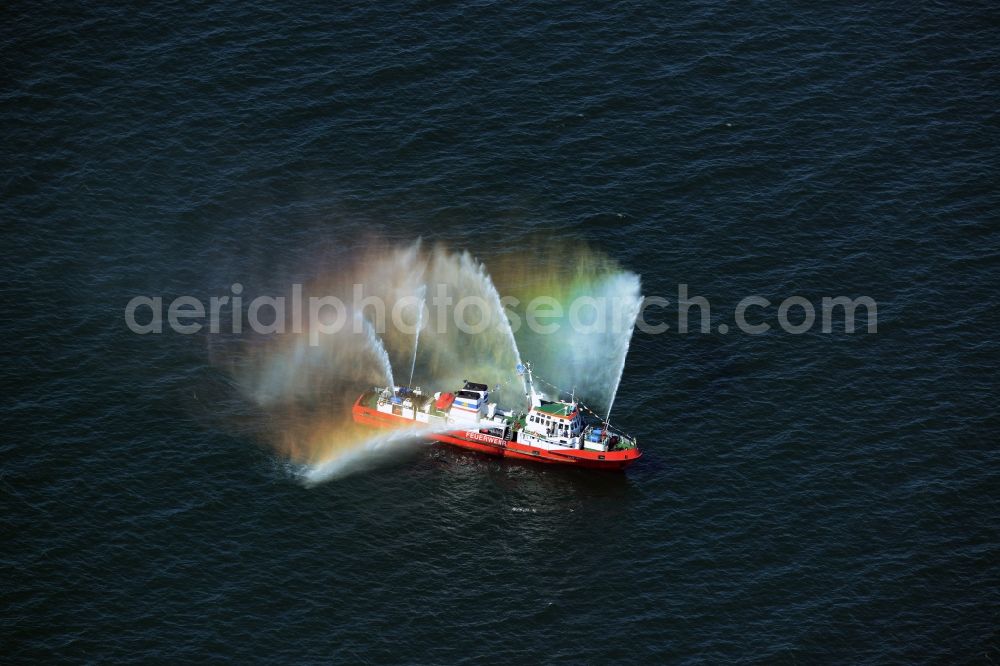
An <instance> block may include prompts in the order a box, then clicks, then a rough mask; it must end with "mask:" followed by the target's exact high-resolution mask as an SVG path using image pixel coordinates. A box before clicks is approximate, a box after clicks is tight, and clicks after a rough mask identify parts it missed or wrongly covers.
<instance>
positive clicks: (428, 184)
mask: <svg viewBox="0 0 1000 666" xmlns="http://www.w3.org/2000/svg"><path fill="white" fill-rule="evenodd" d="M3 16H4V18H3V21H2V22H0V45H2V52H3V77H2V78H3V84H2V86H0V122H2V128H3V139H2V142H0V143H2V148H0V155H2V169H3V172H2V173H3V177H2V179H0V188H2V189H0V192H2V195H0V224H2V230H3V231H2V233H3V253H4V257H5V260H4V262H3V268H2V271H3V281H2V287H0V288H2V292H3V310H4V317H3V331H4V339H5V347H4V352H5V353H4V357H5V362H4V364H3V368H2V371H0V376H2V377H3V397H2V400H3V406H2V415H3V437H2V444H0V464H2V467H0V501H2V511H0V525H2V532H0V534H2V541H0V660H3V661H6V662H10V663H31V662H36V663H56V662H97V663H111V662H143V663H151V662H160V663H191V662H194V663H198V662H200V663H204V662H216V661H231V662H236V663H252V662H263V663H330V662H339V663H572V664H579V663H728V662H733V661H735V662H754V663H767V664H774V663H800V662H801V663H817V662H823V663H901V662H906V663H996V662H997V661H1000V634H998V629H997V627H998V626H1000V570H998V563H1000V495H998V491H1000V453H998V441H1000V419H998V417H997V403H998V394H1000V391H998V389H1000V386H998V380H997V376H998V373H1000V342H998V339H1000V336H998V330H1000V315H998V308H997V296H996V293H997V292H996V289H997V287H998V285H1000V279H998V278H1000V270H998V269H1000V224H998V218H997V208H998V204H1000V201H998V197H997V173H998V166H1000V164H998V162H1000V159H998V151H997V136H998V135H997V132H998V128H1000V123H998V108H1000V95H998V92H997V91H998V81H1000V70H998V63H1000V35H998V31H997V27H996V26H997V25H998V23H997V18H998V17H997V10H996V7H995V6H994V5H992V4H990V3H976V2H926V3H919V2H918V3H909V2H898V1H887V2H874V3H869V4H867V5H865V6H862V5H860V4H858V5H851V4H847V5H842V6H833V5H829V6H827V5H824V4H822V3H819V4H817V3H806V2H791V3H760V2H754V3H723V2H690V1H682V2H677V3H657V2H625V1H622V2H613V3H579V2H534V1H528V2H515V3H496V2H469V3H446V2H439V1H410V2H400V3H354V2H344V3H332V4H327V3H307V2H282V3H264V2H258V1H250V2H223V3H212V4H204V3H192V2H186V1H183V0H182V1H178V2H170V3H154V4H152V5H148V6H145V7H138V6H137V7H136V8H126V7H124V6H121V5H115V4H108V3H96V2H82V3H74V4H59V3H46V2H41V3H23V2H15V3H13V5H11V6H8V7H5V9H4V10H3ZM418 238H421V239H422V242H423V243H426V244H428V245H429V244H433V243H443V244H446V245H447V247H449V248H452V249H454V250H456V251H461V250H468V251H469V252H471V253H472V254H473V255H474V256H476V257H477V258H479V259H480V260H481V261H483V262H484V263H485V264H486V265H487V266H489V264H490V260H491V257H494V256H496V255H498V254H500V253H510V252H519V251H521V252H524V253H531V252H533V251H534V249H535V248H537V247H538V244H539V243H540V242H542V240H544V242H545V243H553V242H554V243H558V244H564V245H567V246H575V245H578V244H584V243H585V244H587V245H588V246H589V247H591V248H593V249H594V250H595V251H598V252H601V253H603V254H605V255H607V256H608V257H610V258H611V259H613V260H614V261H616V262H618V264H619V265H620V266H621V267H622V268H623V270H627V271H632V272H634V273H636V274H638V275H640V276H641V280H642V292H643V293H644V294H646V295H660V296H664V297H667V298H670V299H671V300H674V299H675V298H676V293H677V288H678V285H679V284H685V285H687V286H688V287H687V288H688V289H689V293H690V294H691V295H698V296H703V297H705V298H706V299H708V300H709V301H710V302H711V305H712V310H711V330H710V332H706V333H701V332H689V333H688V334H680V333H678V332H676V326H673V327H672V328H671V331H669V332H668V333H665V334H662V335H651V334H646V333H642V332H637V333H636V334H635V336H634V338H633V339H632V343H631V350H630V353H629V355H628V358H627V362H626V365H625V369H624V374H623V377H622V382H621V386H620V389H619V391H618V396H617V399H616V402H615V407H614V411H615V414H614V420H615V422H616V423H618V424H619V425H620V426H621V427H623V428H625V429H627V430H628V431H630V432H632V433H633V434H635V435H636V436H637V437H638V438H639V440H640V443H641V444H642V447H643V449H644V451H645V455H644V457H643V458H642V459H641V460H640V461H639V462H638V463H637V464H636V465H635V466H634V467H633V468H631V469H629V470H628V472H627V473H626V474H621V475H604V474H587V473H581V472H580V471H576V470H564V469H550V468H547V467H542V466H531V465H524V464H512V463H509V462H503V461H498V460H495V459H491V458H484V457H479V456H476V455H472V454H469V453H466V452H462V451H453V450H447V449H442V448H438V447H434V446H430V445H423V446H414V447H410V448H408V449H406V450H405V451H404V452H401V453H399V454H398V455H393V456H390V457H388V458H387V459H381V460H378V461H375V462H373V463H372V464H371V465H367V466H365V467H364V469H359V470H355V471H354V472H353V473H350V474H345V475H342V476H340V477H338V478H333V479H329V480H326V481H325V482H323V483H305V482H303V480H302V478H301V475H300V474H298V473H297V472H296V470H295V465H294V463H293V462H292V461H290V460H289V459H288V458H287V457H286V456H284V455H282V454H281V453H280V452H278V451H277V450H276V449H274V448H273V447H270V446H268V444H267V443H266V442H262V441H260V438H259V437H255V436H250V435H249V434H248V432H247V431H246V430H244V429H242V428H240V427H239V424H238V422H237V420H236V419H234V418H231V416H232V415H233V414H235V413H237V412H236V411H235V410H236V408H235V407H233V405H231V404H229V401H231V400H235V398H233V397H232V396H226V395H222V396H221V397H220V396H219V394H218V392H214V391H210V390H206V389H204V387H206V386H213V385H215V384H213V382H218V381H221V380H219V377H220V375H222V374H223V373H222V371H221V370H220V369H219V368H218V367H217V366H216V365H214V364H213V363H212V361H211V359H210V354H209V353H208V352H207V349H208V348H209V344H208V342H207V341H206V338H207V336H206V335H205V334H200V335H193V336H187V335H180V334H176V333H171V332H166V333H164V334H162V335H136V334H134V333H132V332H130V331H129V330H128V328H127V327H126V325H125V318H124V310H125V305H126V303H128V301H129V300H130V299H131V298H132V297H134V296H137V295H148V296H160V297H162V298H163V299H164V301H165V302H169V301H170V300H172V299H173V298H175V297H177V296H180V295H193V296H195V297H198V298H201V299H207V298H208V297H209V296H212V295H218V294H226V293H229V289H230V285H231V284H232V283H234V282H240V283H241V284H243V285H245V287H246V293H247V294H250V293H273V292H275V291H279V290H281V289H283V288H285V287H287V285H288V284H290V283H291V282H295V281H308V280H310V279H311V278H313V277H314V276H316V275H317V274H320V273H322V272H323V271H328V270H331V269H332V268H335V267H331V265H329V264H330V262H334V263H335V262H336V261H337V259H336V258H337V257H344V256H348V255H350V254H351V253H353V252H361V251H363V250H364V248H365V247H367V246H368V245H367V244H368V243H370V242H375V241H372V240H366V239H377V242H380V243H388V244H398V245H400V246H405V245H407V244H411V243H413V242H415V241H416V239H418ZM529 275H530V274H529ZM269 290H270V291H269ZM750 295H759V296H763V297H765V298H768V299H769V300H770V301H771V302H772V303H773V305H772V306H771V307H770V308H764V309H759V310H756V311H755V315H754V317H752V318H753V319H754V320H755V321H767V322H770V323H771V325H772V330H771V331H769V332H768V333H766V334H764V335H747V334H745V333H741V332H739V331H737V330H736V327H735V326H733V322H734V319H733V311H734V308H735V306H736V304H737V303H738V302H739V301H740V300H741V299H742V298H744V297H746V296H750ZM793 295H798V296H802V297H804V298H806V299H808V300H809V301H810V302H812V303H815V304H817V307H818V304H819V303H820V302H821V299H822V298H823V297H835V296H841V295H843V296H849V297H851V298H857V297H860V296H868V297H870V298H872V299H874V300H875V301H876V302H877V304H878V310H877V332H869V331H868V330H867V328H866V326H865V325H862V324H859V326H858V328H857V329H856V330H855V332H854V333H848V332H846V331H845V330H844V326H843V325H842V324H836V323H835V325H834V326H833V330H832V331H831V332H830V333H822V332H821V331H820V329H819V327H818V325H817V327H815V328H813V329H811V330H809V331H808V332H806V333H804V334H801V335H792V334H789V333H786V332H784V331H782V330H779V327H778V326H777V317H776V307H777V304H778V303H780V302H781V301H782V300H783V299H785V298H787V297H789V296H793ZM672 316H673V315H669V314H668V316H667V319H668V321H671V322H673V320H672V319H671V317H672ZM793 318H794V317H793ZM727 322H728V324H727V325H729V326H730V327H731V330H730V331H729V332H728V333H727V334H722V333H720V332H719V331H718V324H720V323H727ZM220 414H222V415H227V416H228V417H229V418H217V417H218V416H219V415H220Z"/></svg>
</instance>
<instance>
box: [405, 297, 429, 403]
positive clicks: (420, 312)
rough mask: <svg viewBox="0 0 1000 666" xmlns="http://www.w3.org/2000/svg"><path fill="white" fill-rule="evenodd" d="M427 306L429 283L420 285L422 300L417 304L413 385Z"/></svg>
mask: <svg viewBox="0 0 1000 666" xmlns="http://www.w3.org/2000/svg"><path fill="white" fill-rule="evenodd" d="M426 307H427V285H421V286H420V302H419V304H418V305H417V329H416V331H414V333H413V359H412V360H411V361H410V380H409V382H408V383H407V385H408V386H412V385H413V372H414V371H415V370H416V369H417V350H418V349H420V329H421V328H423V326H424V310H425V309H426Z"/></svg>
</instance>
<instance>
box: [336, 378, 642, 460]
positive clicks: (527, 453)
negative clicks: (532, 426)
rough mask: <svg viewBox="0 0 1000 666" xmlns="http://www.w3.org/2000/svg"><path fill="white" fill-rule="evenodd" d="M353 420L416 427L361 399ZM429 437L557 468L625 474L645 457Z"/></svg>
mask: <svg viewBox="0 0 1000 666" xmlns="http://www.w3.org/2000/svg"><path fill="white" fill-rule="evenodd" d="M362 397H363V396H362ZM352 416H353V417H354V421H355V422H356V423H360V424H362V425H366V426H371V427H373V428H388V429H396V428H401V427H413V426H414V425H415V422H414V421H413V420H412V419H407V418H403V417H401V416H394V415H393V414H385V413H384V412H380V411H378V410H375V409H371V408H370V407H365V406H364V405H362V404H361V398H358V400H357V401H356V402H355V403H354V407H353V409H352ZM417 425H419V424H417ZM427 437H428V439H433V440H436V441H438V442H442V443H444V444H450V445H452V446H458V447H461V448H463V449H468V450H470V451H477V452H479V453H485V454H486V455H491V456H497V457H502V458H514V459H517V460H530V461H532V462H539V463H548V464H555V465H570V466H573V467H586V468H589V469H604V470H623V469H625V468H626V467H628V466H629V465H630V464H632V463H633V462H635V461H636V460H638V459H639V458H640V457H641V456H642V452H641V451H639V449H626V450H624V451H589V450H586V449H571V450H567V451H549V450H547V449H542V448H539V447H535V446H528V445H527V444H520V443H518V442H508V441H506V440H504V439H502V438H500V437H494V436H493V435H487V434H484V433H478V432H469V431H466V430H452V431H448V432H429V433H427ZM473 438H474V439H473Z"/></svg>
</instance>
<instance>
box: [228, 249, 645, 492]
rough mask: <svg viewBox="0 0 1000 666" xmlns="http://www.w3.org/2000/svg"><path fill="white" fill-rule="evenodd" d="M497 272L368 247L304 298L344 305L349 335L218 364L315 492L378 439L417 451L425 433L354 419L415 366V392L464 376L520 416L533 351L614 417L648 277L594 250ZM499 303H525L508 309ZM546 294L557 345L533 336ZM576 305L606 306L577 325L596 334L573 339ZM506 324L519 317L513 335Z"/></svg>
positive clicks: (530, 258)
mask: <svg viewBox="0 0 1000 666" xmlns="http://www.w3.org/2000/svg"><path fill="white" fill-rule="evenodd" d="M490 261H491V264H492V266H493V270H492V271H488V270H487V269H486V266H485V265H484V264H483V263H481V262H480V261H479V260H477V259H475V258H474V257H473V256H472V255H471V254H469V253H468V252H456V251H451V250H448V249H447V248H445V247H443V246H434V247H426V246H424V245H423V244H422V243H420V242H419V241H418V242H416V243H413V244H410V245H406V246H386V245H382V246H373V245H372V244H371V243H370V242H369V243H368V244H367V246H366V249H364V250H361V251H357V252H355V253H353V254H352V256H351V258H350V260H349V261H346V262H343V263H342V265H340V266H339V267H338V268H337V269H334V270H330V271H327V272H325V273H323V274H321V275H320V276H319V277H318V278H317V279H315V280H314V281H313V282H312V283H311V284H309V285H306V286H305V287H304V288H303V294H302V296H303V300H304V301H307V300H308V299H309V297H310V296H317V297H335V298H336V299H339V300H340V301H341V302H343V303H344V304H345V306H346V311H347V321H348V325H346V326H343V327H342V328H340V329H339V330H336V331H335V332H333V333H324V334H323V335H315V333H316V331H310V330H309V328H308V326H306V327H305V328H304V329H301V330H300V332H289V333H284V334H277V335H271V336H263V337H261V338H256V339H250V340H241V341H240V344H239V346H238V347H236V348H235V349H233V348H228V349H224V348H219V349H216V350H214V351H215V353H214V359H215V360H216V362H217V363H218V364H220V365H222V366H224V367H225V368H226V369H227V370H228V371H229V372H230V374H231V376H232V377H233V379H234V382H235V384H236V385H237V386H239V389H240V393H241V394H242V395H243V396H244V398H245V399H247V400H249V401H251V402H252V404H253V405H254V406H255V411H257V412H259V414H260V415H261V423H262V425H261V427H260V428H259V431H260V432H261V433H262V434H263V435H264V437H265V438H266V439H267V440H268V441H269V442H270V443H272V444H273V445H274V446H275V447H276V448H277V449H278V450H279V451H281V452H282V453H284V454H285V455H287V456H289V457H290V458H291V459H293V460H294V461H296V462H298V463H301V464H305V465H308V466H310V469H312V470H313V473H312V476H308V475H307V477H306V478H307V480H310V481H316V480H317V479H322V478H327V477H328V476H329V475H330V474H333V475H334V476H335V475H336V474H337V473H339V472H337V473H333V472H330V470H338V469H341V468H340V467H338V466H337V463H336V462H334V461H335V460H340V459H342V458H343V457H344V456H349V458H343V461H347V460H354V459H355V458H357V457H358V456H364V455H366V454H365V453H363V452H365V451H367V452H369V453H371V452H373V451H375V450H376V449H378V448H379V447H380V446H382V445H380V444H379V442H383V441H388V442H392V443H393V446H395V445H396V444H398V443H400V442H402V443H406V442H414V441H419V437H418V436H416V434H415V433H408V434H403V433H401V434H399V435H392V434H390V435H386V434H385V433H384V432H383V433H377V432H373V431H371V430H368V429H367V428H364V427H361V426H357V425H355V424H354V423H353V421H352V419H351V413H350V410H351V406H352V404H353V401H354V400H355V399H356V398H357V397H358V395H360V394H361V393H362V392H363V391H365V390H366V389H369V388H371V387H372V386H385V385H387V384H392V383H393V374H394V373H393V368H396V369H397V370H398V369H399V368H406V367H407V366H409V370H410V373H409V376H410V381H411V384H414V383H415V384H417V385H423V386H424V388H425V389H426V390H427V391H428V392H433V391H437V390H442V391H446V390H454V389H455V388H457V387H459V386H461V383H462V381H463V380H466V379H469V380H472V381H477V382H482V383H485V384H487V385H489V386H490V388H491V398H492V399H494V400H496V401H497V402H499V403H500V404H501V405H503V406H505V407H513V408H519V407H521V408H523V407H525V406H526V402H525V396H524V387H523V384H522V383H521V379H520V378H519V376H518V375H517V372H516V367H517V366H518V365H519V364H520V363H521V358H522V355H521V348H523V349H525V350H526V353H525V358H526V359H528V360H530V361H531V362H532V363H533V364H534V367H535V369H536V371H537V373H538V374H539V376H541V377H544V378H545V379H547V380H549V381H551V382H553V383H556V384H558V385H560V386H563V387H565V388H566V389H571V388H575V389H576V392H577V396H578V397H580V398H583V399H584V400H586V401H588V402H589V403H590V404H591V405H592V406H594V407H595V408H604V409H606V408H609V407H610V406H611V404H612V402H613V399H614V393H615V391H616V388H617V385H618V381H619V379H620V376H621V372H622V368H623V366H624V360H625V355H626V354H627V351H628V343H629V337H630V335H631V329H632V325H633V323H634V321H635V316H636V314H637V312H638V308H639V302H640V296H639V279H638V276H636V275H634V274H632V273H629V272H626V271H623V270H621V269H620V268H619V267H618V266H617V265H616V264H614V263H613V262H611V261H610V260H608V259H606V258H604V257H602V256H601V255H598V254H596V253H592V252H589V251H588V250H586V249H576V250H573V251H572V252H566V251H565V250H564V249H559V248H554V247H549V248H545V247H543V248H532V250H531V251H525V250H522V251H519V252H517V253H516V254H509V255H504V256H500V257H496V258H495V259H491V260H490ZM494 280H496V284H495V283H494ZM498 287H499V288H498ZM501 294H503V295H504V297H505V298H506V297H508V296H514V297H516V298H518V299H519V301H520V302H519V303H518V304H517V305H516V306H512V307H509V309H508V310H507V311H506V312H505V309H504V304H505V302H506V301H504V299H501ZM537 295H544V296H549V297H552V298H554V299H555V300H556V301H557V302H559V303H562V304H563V305H564V312H563V316H562V317H561V318H555V319H549V321H556V322H557V323H559V324H560V328H559V331H558V332H557V333H555V334H553V335H539V334H536V333H533V332H532V331H531V330H530V329H529V327H527V326H524V325H523V321H524V309H525V308H526V307H527V304H528V303H529V301H530V300H531V299H532V298H533V297H535V296H537ZM468 297H474V298H475V299H476V300H477V301H478V302H481V303H483V305H482V306H481V307H480V308H479V309H478V310H477V309H476V308H469V309H468V311H467V312H466V313H465V315H466V316H465V317H464V319H465V320H466V321H467V322H468V323H471V324H473V326H472V328H473V329H475V330H469V327H467V326H466V327H463V326H458V325H456V323H455V315H456V314H457V312H456V310H458V309H460V308H461V307H462V306H461V302H462V301H463V299H467V298H468ZM579 297H590V298H597V299H600V298H604V299H606V300H607V308H606V309H605V311H593V312H591V314H590V315H589V318H588V315H587V311H585V312H584V313H583V315H582V316H580V317H578V318H579V319H581V320H583V321H584V322H585V323H587V324H588V326H585V327H583V328H582V329H579V327H577V328H578V330H574V327H573V326H571V325H570V324H571V323H572V322H571V321H570V319H571V317H570V316H569V315H570V312H569V309H570V307H571V302H572V300H573V299H575V298H579ZM595 313H596V314H595ZM508 314H516V315H518V316H520V321H521V323H522V325H521V326H520V327H519V330H518V331H517V332H516V333H515V331H514V330H513V329H512V327H511V323H510V320H508V316H507V315H508ZM576 314H579V313H576ZM394 316H396V319H397V323H399V320H401V321H402V325H398V326H397V325H396V324H394V323H393V318H394ZM512 319H513V317H512ZM286 330H292V331H294V330H296V329H294V328H293V327H292V326H288V327H286ZM311 333H312V334H313V335H310V334H311ZM404 372H405V371H404ZM343 461H342V462H343ZM344 464H345V465H346V462H345V463H344ZM353 465H354V464H353V463H352V468H353ZM321 470H326V471H321ZM327 472H330V474H328V473H327Z"/></svg>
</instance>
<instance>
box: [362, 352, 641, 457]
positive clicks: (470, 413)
mask: <svg viewBox="0 0 1000 666" xmlns="http://www.w3.org/2000/svg"><path fill="white" fill-rule="evenodd" d="M517 370H518V374H519V375H522V376H524V375H526V379H527V381H526V383H525V388H526V389H528V392H527V393H526V395H525V397H526V398H527V399H528V402H527V405H526V408H524V409H521V410H517V409H508V410H504V409H501V408H499V407H498V406H497V403H495V402H490V392H489V387H488V386H487V385H486V384H480V383H476V382H470V381H465V382H464V383H463V386H462V388H461V389H458V390H457V391H449V392H440V391H438V392H436V393H433V394H429V393H425V392H424V391H423V390H422V389H421V388H420V387H410V386H386V387H377V386H376V387H373V388H371V389H369V390H368V391H365V392H364V393H362V394H361V395H360V396H359V397H358V399H357V400H356V401H355V402H354V406H353V408H352V410H351V413H352V416H353V418H354V421H355V422H356V423H359V424H362V425H367V426H372V427H376V428H393V429H395V428H406V427H409V428H426V429H427V433H426V437H428V438H430V439H432V440H436V441H438V442H442V443H444V444H449V445H451V446H457V447H460V448H463V449H469V450H471V451H477V452H479V453H485V454H487V455H492V456H499V457H503V458H512V459H518V460H530V461H533V462H539V463H549V464H557V465H572V466H576V467H586V468H591V469H603V470H623V469H625V468H626V467H628V466H629V465H630V464H632V463H633V462H635V461H636V460H638V459H639V458H640V457H641V456H642V452H641V451H640V450H639V447H638V445H637V443H636V440H635V438H634V437H632V436H630V435H628V434H626V433H625V432H624V431H622V430H619V429H617V428H614V427H612V426H611V425H610V424H609V423H608V421H607V418H605V419H603V420H602V419H601V418H600V417H599V416H597V414H595V413H594V412H593V411H592V410H590V409H589V408H587V407H586V406H585V405H583V404H582V403H581V402H578V401H576V400H575V396H574V398H572V399H570V400H569V401H562V400H558V399H555V400H549V399H546V397H545V396H544V395H543V394H541V393H539V392H537V391H536V390H535V387H534V379H533V377H532V373H531V366H530V364H524V365H518V367H517Z"/></svg>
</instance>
